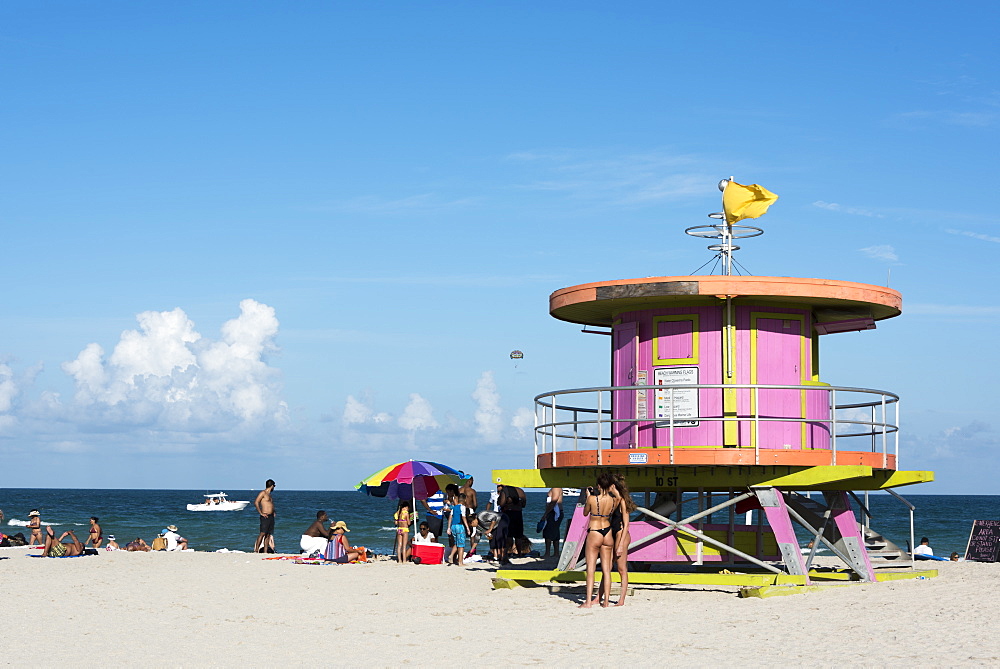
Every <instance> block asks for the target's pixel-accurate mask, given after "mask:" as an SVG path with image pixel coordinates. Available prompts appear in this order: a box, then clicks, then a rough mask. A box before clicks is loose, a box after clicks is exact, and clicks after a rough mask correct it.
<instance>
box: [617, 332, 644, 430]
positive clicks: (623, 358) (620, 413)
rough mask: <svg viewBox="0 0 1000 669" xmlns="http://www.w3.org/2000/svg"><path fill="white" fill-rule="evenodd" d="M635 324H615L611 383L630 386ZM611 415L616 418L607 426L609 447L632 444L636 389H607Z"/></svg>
mask: <svg viewBox="0 0 1000 669" xmlns="http://www.w3.org/2000/svg"><path fill="white" fill-rule="evenodd" d="M637 339H638V325H637V324H636V323H620V324H618V325H616V326H615V329H614V336H613V337H612V344H613V347H614V350H613V352H612V365H611V368H612V369H611V376H612V379H611V381H612V385H613V386H616V387H620V386H634V385H637V384H636V370H637V369H638V363H639V347H638V345H637V344H638V341H637ZM611 417H612V418H613V419H614V420H616V421H618V420H622V421H624V422H620V423H619V422H615V423H613V424H612V425H613V426H612V428H611V434H612V448H635V446H636V424H635V418H636V391H634V390H615V391H613V392H612V393H611Z"/></svg>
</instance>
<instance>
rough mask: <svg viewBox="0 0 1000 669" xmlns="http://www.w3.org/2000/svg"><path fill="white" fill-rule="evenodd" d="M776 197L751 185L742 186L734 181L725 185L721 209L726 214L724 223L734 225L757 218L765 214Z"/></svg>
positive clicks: (766, 190)
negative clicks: (747, 219) (746, 219)
mask: <svg viewBox="0 0 1000 669" xmlns="http://www.w3.org/2000/svg"><path fill="white" fill-rule="evenodd" d="M777 199H778V196H777V195H775V194H774V193H772V192H771V191H769V190H768V189H766V188H764V187H763V186H758V185H757V184H753V185H751V186H743V185H740V184H738V183H736V182H735V181H730V182H729V183H728V184H727V185H726V190H725V191H723V193H722V208H723V210H724V211H725V212H726V222H727V223H730V224H731V223H736V222H737V221H742V220H743V219H745V218H757V217H758V216H763V215H764V214H766V213H767V208H768V207H770V206H771V205H772V204H774V203H775V201H776V200H777Z"/></svg>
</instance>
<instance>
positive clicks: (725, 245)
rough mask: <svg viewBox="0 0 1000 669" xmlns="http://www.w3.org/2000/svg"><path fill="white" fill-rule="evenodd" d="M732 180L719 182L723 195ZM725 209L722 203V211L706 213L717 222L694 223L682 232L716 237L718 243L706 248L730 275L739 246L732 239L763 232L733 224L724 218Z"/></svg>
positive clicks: (693, 235)
mask: <svg viewBox="0 0 1000 669" xmlns="http://www.w3.org/2000/svg"><path fill="white" fill-rule="evenodd" d="M732 180H733V178H732V177H729V178H728V179H723V180H722V181H720V182H719V190H720V191H722V193H723V196H725V192H726V187H727V186H729V182H730V181H732ZM725 209H726V208H725V205H723V207H722V211H718V212H713V213H711V214H709V215H708V217H709V218H714V219H716V220H717V221H719V222H718V223H714V224H712V225H696V226H694V227H692V228H688V229H687V230H685V231H684V232H685V233H687V234H689V235H691V236H692V237H701V238H702V239H718V240H719V241H720V243H719V244H712V245H711V246H709V247H708V250H709V251H713V252H715V253H716V254H717V257H719V258H720V259H721V260H722V263H721V265H722V272H723V273H724V274H725V275H726V276H732V274H733V263H735V262H736V261H735V259H734V258H733V253H735V252H736V251H739V250H740V247H739V246H737V245H736V244H734V243H733V240H734V239H745V238H747V237H759V236H760V235H762V234H764V231H763V230H762V229H760V228H756V227H754V226H752V225H735V224H733V223H730V222H729V221H727V220H726V214H725ZM706 264H707V263H706ZM736 264H739V263H736ZM702 267H704V265H702ZM699 269H700V268H699ZM713 269H714V268H713Z"/></svg>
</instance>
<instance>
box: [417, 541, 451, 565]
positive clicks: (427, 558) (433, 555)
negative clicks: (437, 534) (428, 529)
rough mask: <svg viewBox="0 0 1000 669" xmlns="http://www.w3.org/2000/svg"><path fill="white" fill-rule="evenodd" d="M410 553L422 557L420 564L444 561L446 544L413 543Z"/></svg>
mask: <svg viewBox="0 0 1000 669" xmlns="http://www.w3.org/2000/svg"><path fill="white" fill-rule="evenodd" d="M410 554H411V555H412V556H413V557H418V558H420V564H441V563H442V562H444V544H413V546H412V550H411V551H410Z"/></svg>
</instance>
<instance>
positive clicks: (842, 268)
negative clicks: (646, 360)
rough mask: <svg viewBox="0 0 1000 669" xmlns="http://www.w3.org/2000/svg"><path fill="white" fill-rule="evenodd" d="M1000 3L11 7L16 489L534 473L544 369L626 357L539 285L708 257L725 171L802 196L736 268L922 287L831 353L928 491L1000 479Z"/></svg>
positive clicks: (4, 339)
mask: <svg viewBox="0 0 1000 669" xmlns="http://www.w3.org/2000/svg"><path fill="white" fill-rule="evenodd" d="M997 14H998V10H997V8H996V6H995V5H994V4H991V3H985V2H983V3H977V2H970V3H961V4H957V5H954V6H948V7H944V6H942V5H940V4H939V3H935V4H931V3H926V2H917V3H910V4H909V5H907V9H906V11H899V10H898V6H895V5H891V4H887V5H878V4H877V3H876V4H875V5H872V4H870V3H864V4H862V3H846V4H844V3H841V4H839V5H830V4H820V3H792V2H783V3H778V2H775V3H762V4H758V5H754V6H748V5H746V4H742V3H740V4H737V3H726V2H715V3H708V4H705V3H702V4H698V3H686V4H682V3H664V2H633V3H627V4H617V5H616V4H609V3H599V2H585V1H579V0H577V1H575V2H547V3H534V2H507V3H490V4H486V3H453V2H439V3H404V2H374V3H346V2H328V3H309V4H297V5H293V4H288V3H284V4H279V5H275V4H269V3H257V2H252V3H244V2H241V3H235V2H215V3H208V4H206V3H192V2H172V3H168V4H163V3H159V4H156V3H152V4H151V3H125V2H105V3H101V4H100V5H99V6H82V5H79V4H76V3H60V2H47V3H7V4H6V5H4V6H2V7H0V63H2V66H0V91H2V92H3V104H2V105H0V147H2V151H0V184H2V185H0V225H2V230H3V240H4V243H3V245H2V249H3V256H4V257H3V262H2V263H0V281H2V285H4V286H5V287H6V290H4V291H3V293H2V297H0V458H2V462H3V463H4V464H3V470H4V471H5V472H6V475H5V476H4V477H3V478H4V481H3V484H4V485H5V486H44V487H64V486H66V487H69V486H72V487H166V488H186V487H190V488H199V487H206V488H211V487H219V486H222V487H231V488H247V487H259V486H260V484H261V483H262V482H263V480H264V479H265V478H268V477H273V478H275V479H276V480H278V481H279V483H280V484H281V485H282V486H283V487H285V488H312V489H345V488H348V487H350V486H351V485H352V484H353V483H354V482H356V481H357V480H358V479H359V478H360V477H361V476H363V475H365V474H367V473H370V472H371V471H374V470H375V469H377V468H379V467H380V466H383V465H384V464H387V463H388V462H392V461H395V460H400V459H406V458H409V457H426V458H428V459H439V460H441V461H444V462H447V463H449V464H452V465H455V466H458V467H460V468H463V469H466V470H467V471H472V472H473V473H475V474H477V476H478V477H479V478H480V480H481V481H485V480H486V479H487V478H488V475H489V470H490V469H491V468H494V467H497V468H504V467H519V466H525V467H526V466H530V465H531V460H532V456H531V454H532V445H531V444H532V442H531V437H530V430H526V429H525V421H524V418H525V412H526V411H530V407H531V404H532V397H534V395H536V394H538V393H541V392H543V391H548V390H555V389H559V388H571V387H580V386H595V385H605V384H606V383H607V379H608V365H609V362H608V357H609V356H608V353H607V340H606V339H605V338H603V337H593V336H586V335H582V334H580V333H579V328H578V327H574V326H572V325H569V324H566V323H561V322H558V321H555V320H554V319H552V318H551V317H549V316H548V313H547V296H548V294H549V293H550V292H552V291H553V290H556V289H558V288H561V287H564V286H568V285H573V284H577V283H583V282H589V281H599V280H607V279H616V278H630V277H640V276H650V275H683V274H688V273H690V272H693V271H694V270H695V269H696V268H698V267H699V266H701V265H702V263H704V262H705V261H706V260H707V259H708V257H709V254H708V252H707V251H706V250H705V248H704V246H705V245H704V244H703V243H702V242H700V241H698V240H695V239H692V238H689V237H686V236H685V235H684V234H683V229H684V228H686V227H689V226H692V225H699V224H703V223H706V222H707V221H708V219H706V218H705V215H706V213H708V212H710V211H715V210H717V209H718V191H717V190H716V186H715V184H716V182H717V181H718V179H719V178H722V177H727V176H729V175H733V176H735V178H736V180H737V181H740V182H742V183H760V184H762V185H764V186H766V187H767V188H769V189H770V190H772V191H774V192H776V193H778V194H779V195H780V196H781V199H780V201H779V202H778V204H776V205H775V206H774V207H772V209H771V212H770V213H769V214H768V215H767V216H766V217H765V218H763V219H760V225H761V226H762V227H764V228H765V230H766V234H765V235H764V236H763V237H761V238H759V239H755V240H750V241H748V242H747V243H746V244H744V245H743V246H744V250H742V251H741V252H740V254H739V256H738V259H739V260H740V262H741V263H742V264H743V265H745V266H746V267H747V269H748V270H749V271H750V272H752V273H753V274H758V275H779V276H807V277H814V276H815V277H820V278H829V279H842V280H851V281H861V282H870V283H878V284H884V283H885V282H886V281H887V280H888V281H889V283H890V285H891V286H892V287H893V288H896V289H898V290H900V291H901V292H902V293H903V298H904V315H903V316H902V317H900V318H897V319H894V320H892V321H888V322H885V323H882V324H880V326H879V329H878V330H876V331H874V332H866V333H851V334H842V335H834V336H830V337H827V338H824V343H825V348H824V357H823V376H824V380H826V381H828V382H830V383H834V384H837V385H848V386H863V387H872V388H880V389H885V390H890V391H893V392H896V393H898V394H900V395H901V396H902V397H903V400H902V411H903V416H902V425H903V437H902V442H901V465H902V466H903V467H904V468H911V469H933V470H936V471H937V473H938V482H937V483H935V484H932V485H929V486H923V487H922V488H921V489H920V492H927V493H993V494H1000V484H998V483H997V480H998V476H997V475H998V473H1000V472H998V469H1000V468H998V466H997V464H996V457H995V453H996V449H997V447H998V445H1000V437H998V432H997V430H998V425H997V416H996V410H995V407H996V404H997V403H996V400H995V399H993V397H992V395H993V393H992V392H991V391H990V385H989V379H990V378H991V377H990V376H988V374H989V370H990V369H991V368H992V366H993V362H994V358H995V345H994V337H993V333H994V331H995V329H996V326H997V323H998V320H1000V302H998V300H997V297H996V294H995V290H994V289H993V288H994V283H995V281H996V279H997V274H998V272H997V270H996V268H995V267H996V265H995V260H994V258H995V256H996V252H997V250H998V249H1000V247H998V244H1000V217H998V215H997V214H996V213H995V210H994V209H993V199H994V197H993V195H994V192H995V190H996V189H995V186H994V183H993V181H994V179H993V177H992V173H993V171H994V167H995V158H996V155H997V153H998V152H997V148H998V146H997V144H998V143H997V130H998V125H1000V81H998V70H997V63H998V62H1000V58H998V55H1000V54H998V53H997V42H996V39H995V35H994V32H995V31H994V28H995V26H996V23H997V18H998V16H997ZM890 277H891V278H890ZM512 349H520V350H522V351H524V353H525V358H524V360H523V361H521V363H520V364H518V365H517V367H515V366H514V363H512V361H511V360H510V359H509V353H510V351H511V350H512ZM910 492H917V490H911V491H910Z"/></svg>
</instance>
